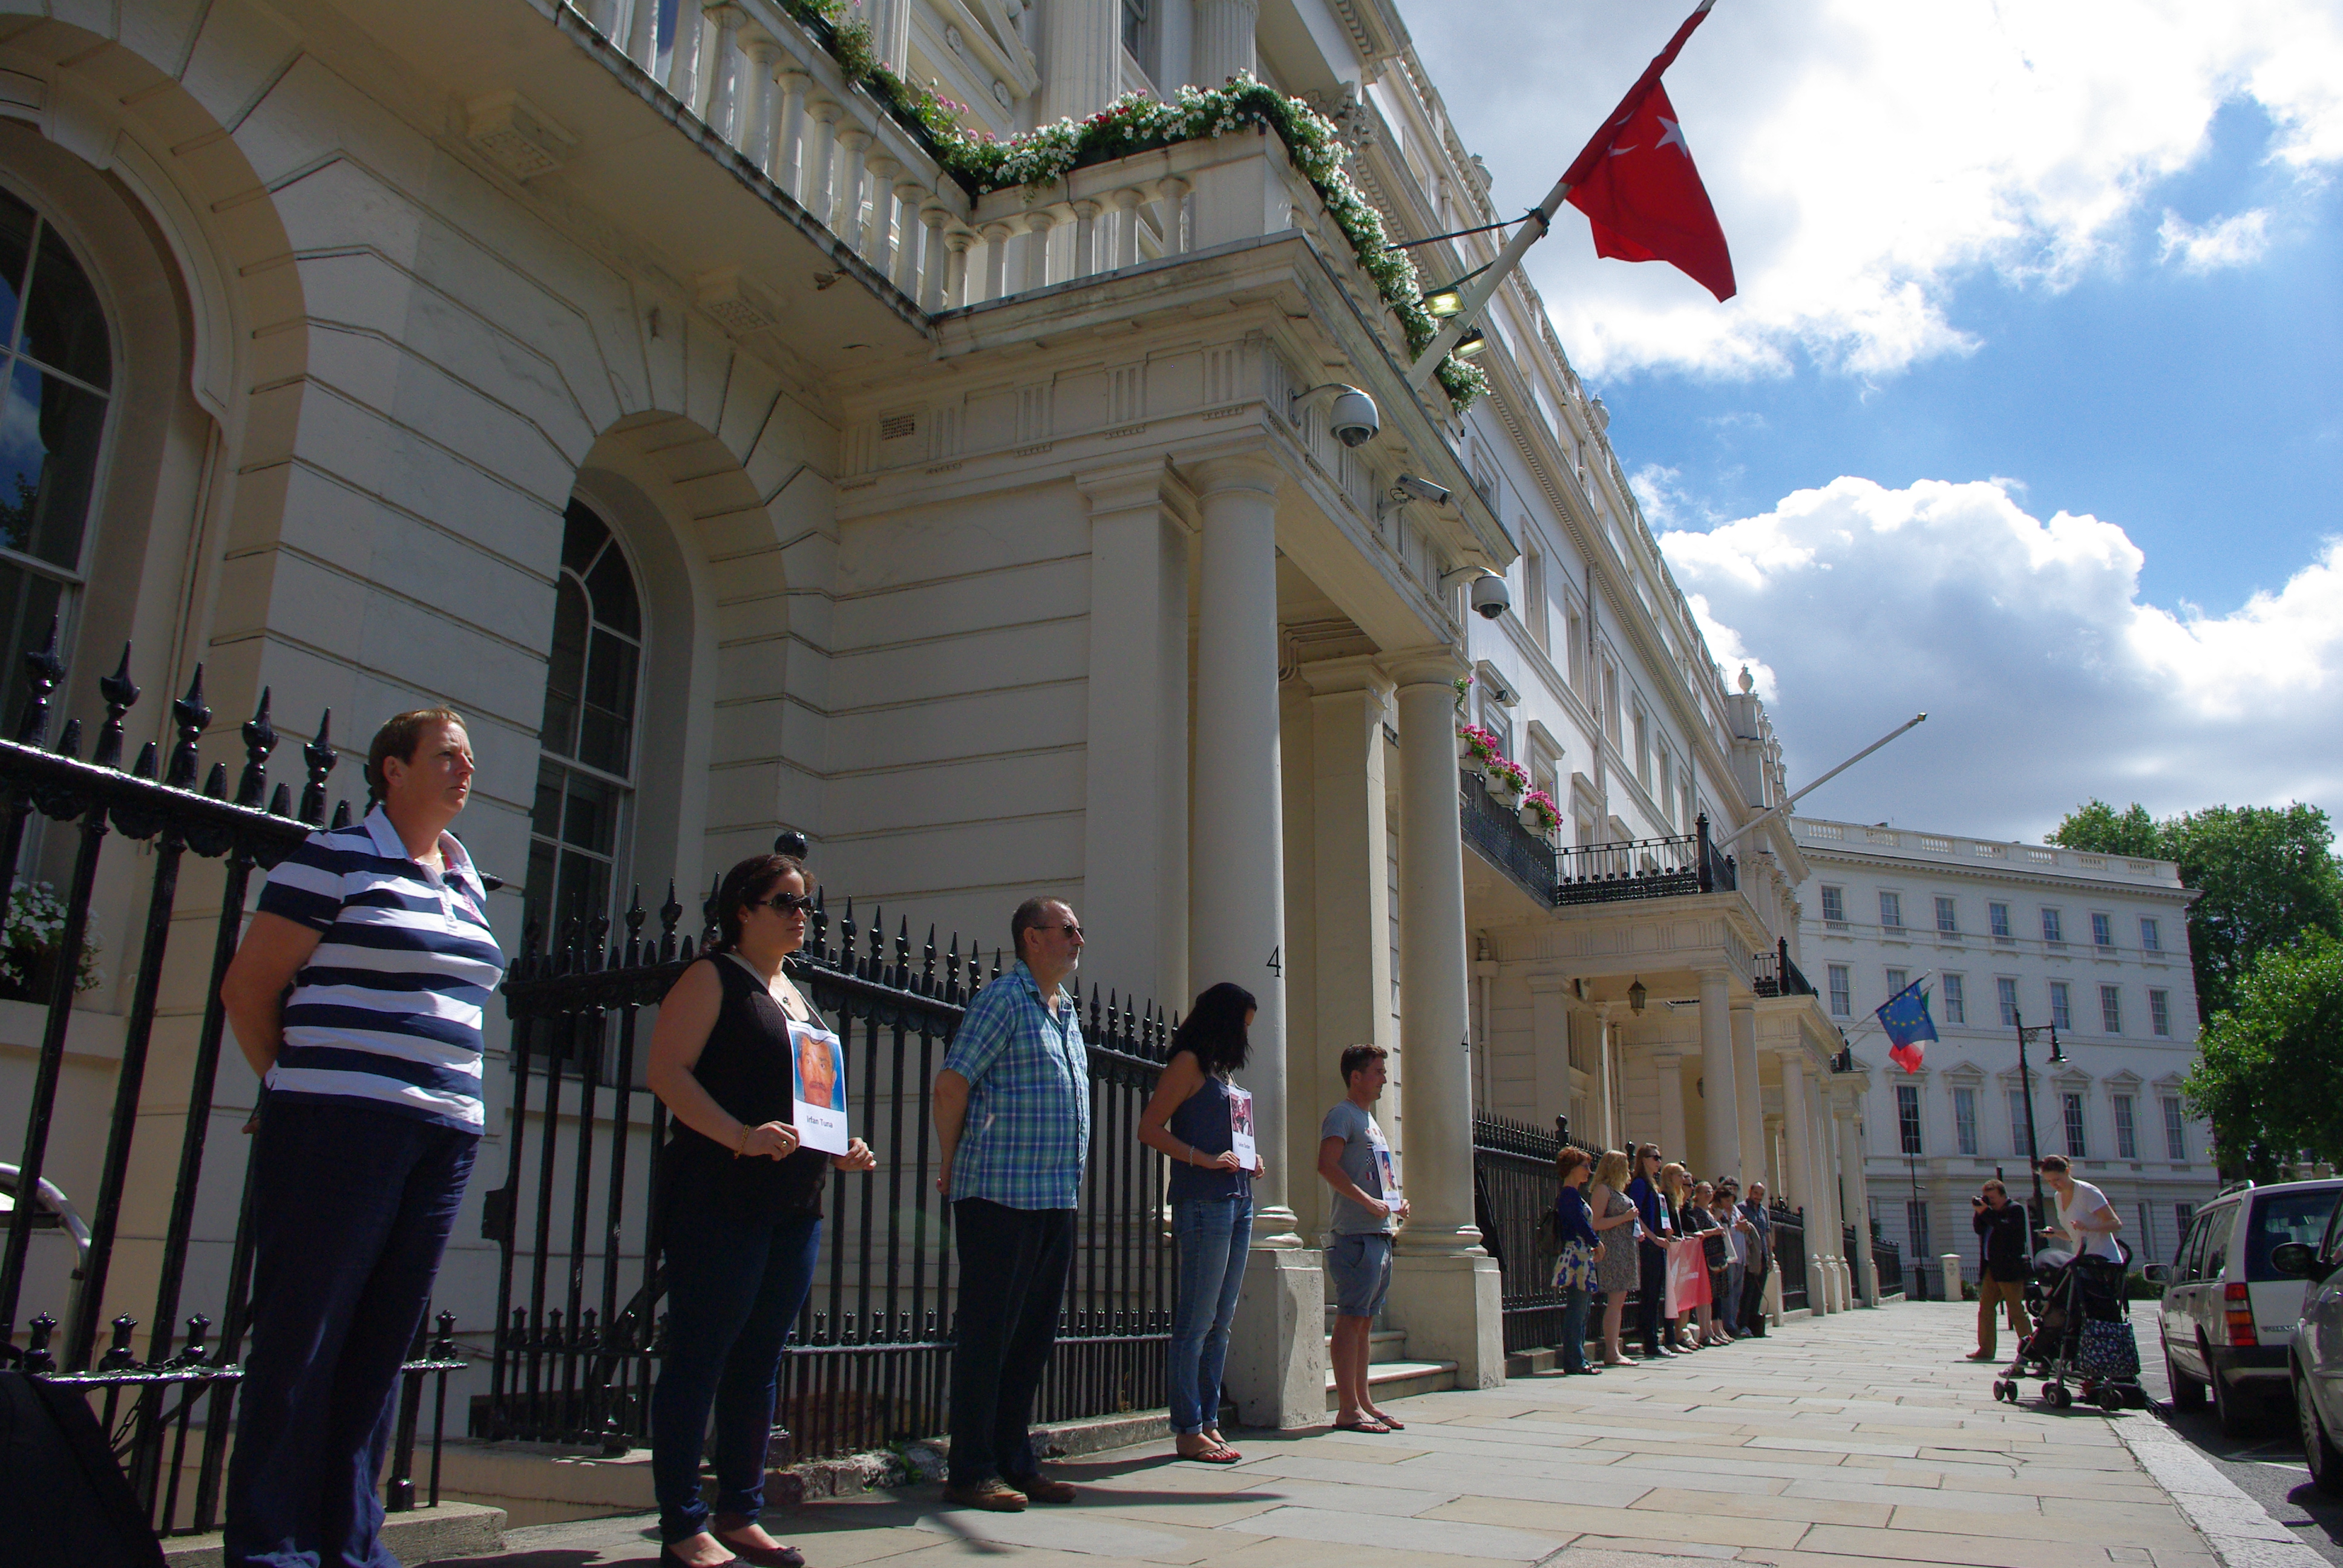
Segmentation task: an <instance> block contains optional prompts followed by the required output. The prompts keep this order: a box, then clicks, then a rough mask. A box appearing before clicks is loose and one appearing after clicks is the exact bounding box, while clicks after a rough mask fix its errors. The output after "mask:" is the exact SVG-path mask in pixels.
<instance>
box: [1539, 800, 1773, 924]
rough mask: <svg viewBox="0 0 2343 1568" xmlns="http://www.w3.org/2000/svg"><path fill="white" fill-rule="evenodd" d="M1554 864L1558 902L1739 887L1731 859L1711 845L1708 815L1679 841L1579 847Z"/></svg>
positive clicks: (1565, 851) (1592, 901) (1633, 841)
mask: <svg viewBox="0 0 2343 1568" xmlns="http://www.w3.org/2000/svg"><path fill="white" fill-rule="evenodd" d="M1554 861H1555V888H1554V902H1555V903H1557V904H1601V903H1608V902H1610V901H1612V900H1622V899H1665V898H1674V897H1677V896H1680V895H1682V894H1685V893H1719V892H1731V891H1732V890H1734V889H1735V888H1736V887H1738V886H1739V885H1740V883H1739V869H1738V867H1737V866H1736V865H1735V861H1734V859H1733V857H1732V856H1730V855H1724V854H1719V853H1718V852H1717V849H1716V847H1715V845H1714V844H1712V843H1711V842H1710V841H1709V837H1708V818H1707V817H1706V816H1702V817H1701V818H1699V819H1697V820H1696V821H1695V822H1694V831H1692V832H1690V833H1686V834H1683V835H1681V836H1679V837H1676V838H1673V839H1629V840H1628V841H1626V842H1624V843H1619V844H1581V845H1579V846H1577V847H1576V848H1575V849H1563V850H1559V851H1557V852H1556V854H1555V857H1554Z"/></svg>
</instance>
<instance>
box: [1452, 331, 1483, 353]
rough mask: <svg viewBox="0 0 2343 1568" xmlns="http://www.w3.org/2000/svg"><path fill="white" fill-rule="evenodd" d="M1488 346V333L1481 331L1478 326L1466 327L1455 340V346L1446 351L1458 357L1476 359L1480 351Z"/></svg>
mask: <svg viewBox="0 0 2343 1568" xmlns="http://www.w3.org/2000/svg"><path fill="white" fill-rule="evenodd" d="M1487 347H1489V337H1488V334H1486V333H1484V332H1483V331H1482V330H1481V329H1480V328H1479V327H1468V328H1467V329H1466V330H1465V333H1464V336H1463V337H1460V338H1458V339H1457V340H1456V347H1453V348H1452V349H1450V350H1449V351H1448V352H1449V353H1451V354H1453V355H1454V356H1456V357H1457V358H1459V359H1477V358H1479V357H1481V354H1482V352H1483V350H1485V349H1486V348H1487Z"/></svg>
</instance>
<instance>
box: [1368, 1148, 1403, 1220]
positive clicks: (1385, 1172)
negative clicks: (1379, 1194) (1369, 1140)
mask: <svg viewBox="0 0 2343 1568" xmlns="http://www.w3.org/2000/svg"><path fill="white" fill-rule="evenodd" d="M1375 1170H1376V1173H1377V1174H1379V1175H1381V1176H1382V1177H1383V1201H1384V1202H1386V1203H1388V1204H1390V1205H1391V1206H1392V1208H1393V1209H1394V1210H1397V1209H1399V1208H1400V1207H1401V1206H1402V1205H1403V1204H1404V1203H1406V1201H1407V1199H1406V1198H1405V1197H1404V1196H1403V1194H1402V1193H1401V1191H1400V1185H1399V1156H1398V1155H1396V1154H1394V1153H1393V1152H1392V1151H1391V1145H1390V1144H1388V1143H1378V1144H1376V1145H1375Z"/></svg>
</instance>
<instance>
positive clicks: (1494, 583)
mask: <svg viewBox="0 0 2343 1568" xmlns="http://www.w3.org/2000/svg"><path fill="white" fill-rule="evenodd" d="M1510 608H1513V595H1512V594H1511V593H1509V592H1507V591H1506V589H1505V579H1504V578H1501V577H1494V576H1491V577H1485V578H1473V611H1474V612H1475V613H1476V614H1478V615H1480V616H1481V617H1482V618H1483V619H1486V620H1494V619H1496V618H1498V617H1499V616H1501V615H1503V614H1504V613H1505V611H1506V610H1508V609H1510Z"/></svg>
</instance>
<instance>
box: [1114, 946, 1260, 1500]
mask: <svg viewBox="0 0 2343 1568" xmlns="http://www.w3.org/2000/svg"><path fill="white" fill-rule="evenodd" d="M1254 1006H1255V1004H1254V1001H1253V997H1252V992H1251V991H1249V990H1245V989H1244V988H1243V987H1242V986H1238V985H1232V984H1229V983H1228V982H1226V981H1222V983H1221V984H1219V985H1216V986H1214V987H1212V989H1211V990H1207V991H1206V992H1204V994H1203V995H1202V996H1200V997H1198V998H1197V999H1196V1005H1195V1007H1194V1008H1193V1009H1192V1010H1191V1011H1190V1012H1189V1014H1188V1017H1187V1019H1186V1020H1185V1021H1184V1022H1182V1024H1181V1025H1180V1027H1179V1029H1178V1030H1176V1031H1175V1032H1174V1033H1173V1034H1172V1060H1170V1061H1168V1062H1166V1063H1165V1064H1164V1066H1163V1074H1162V1076H1161V1077H1160V1078H1158V1079H1157V1080H1156V1081H1155V1093H1154V1095H1153V1097H1152V1098H1151V1099H1150V1100H1149V1101H1148V1102H1147V1109H1146V1111H1144V1112H1142V1113H1141V1116H1140V1119H1139V1141H1141V1143H1144V1144H1146V1145H1147V1146H1148V1147H1149V1148H1150V1149H1156V1150H1161V1151H1162V1152H1163V1153H1164V1154H1165V1155H1166V1156H1167V1157H1168V1158H1169V1159H1170V1160H1171V1161H1172V1191H1171V1198H1172V1235H1173V1237H1174V1238H1175V1239H1176V1240H1177V1241H1178V1242H1179V1244H1180V1289H1179V1297H1178V1299H1177V1301H1176V1302H1174V1304H1173V1307H1172V1351H1171V1368H1170V1373H1171V1376H1170V1382H1171V1385H1172V1390H1171V1401H1172V1432H1173V1434H1174V1439H1175V1441H1176V1442H1177V1443H1178V1445H1179V1450H1180V1457H1181V1458H1182V1459H1196V1460H1202V1461H1203V1462H1205V1463H1207V1464H1234V1463H1236V1462H1237V1461H1238V1460H1239V1459H1241V1458H1242V1457H1243V1456H1242V1455H1241V1454H1240V1453H1238V1452H1237V1451H1236V1450H1235V1449H1233V1448H1231V1447H1230V1446H1229V1445H1228V1443H1227V1442H1224V1441H1223V1440H1222V1437H1221V1370H1222V1366H1223V1365H1224V1364H1225V1363H1226V1362H1227V1361H1228V1354H1229V1325H1230V1324H1231V1323H1232V1322H1234V1321H1235V1318H1236V1312H1237V1291H1238V1289H1239V1288H1240V1287H1241V1286H1242V1285H1243V1283H1244V1270H1245V1253H1246V1252H1247V1251H1249V1250H1250V1249H1251V1247H1252V1182H1253V1178H1254V1177H1256V1176H1258V1175H1260V1174H1261V1172H1262V1164H1261V1160H1260V1158H1259V1156H1258V1154H1256V1155H1255V1157H1254V1158H1253V1160H1252V1162H1251V1163H1250V1164H1247V1163H1246V1162H1245V1161H1243V1160H1242V1159H1240V1158H1239V1157H1238V1155H1237V1154H1236V1152H1235V1150H1234V1147H1233V1145H1234V1142H1235V1133H1236V1132H1237V1131H1238V1129H1239V1128H1240V1127H1242V1129H1243V1130H1244V1131H1245V1132H1246V1133H1247V1134H1248V1139H1247V1141H1251V1138H1250V1134H1251V1132H1252V1095H1250V1094H1248V1093H1246V1092H1245V1091H1243V1090H1242V1089H1239V1088H1237V1087H1236V1085H1234V1084H1233V1083H1232V1082H1230V1081H1229V1075H1230V1074H1231V1073H1232V1072H1236V1071H1238V1070H1242V1068H1243V1066H1244V1064H1245V1056H1246V1054H1247V1052H1248V1051H1249V1050H1250V1049H1251V1047H1250V1045H1249V1043H1248V1041H1247V1040H1246V1037H1245V1030H1247V1029H1248V1028H1249V1027H1250V1026H1251V1025H1252V1018H1253V1011H1254Z"/></svg>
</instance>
